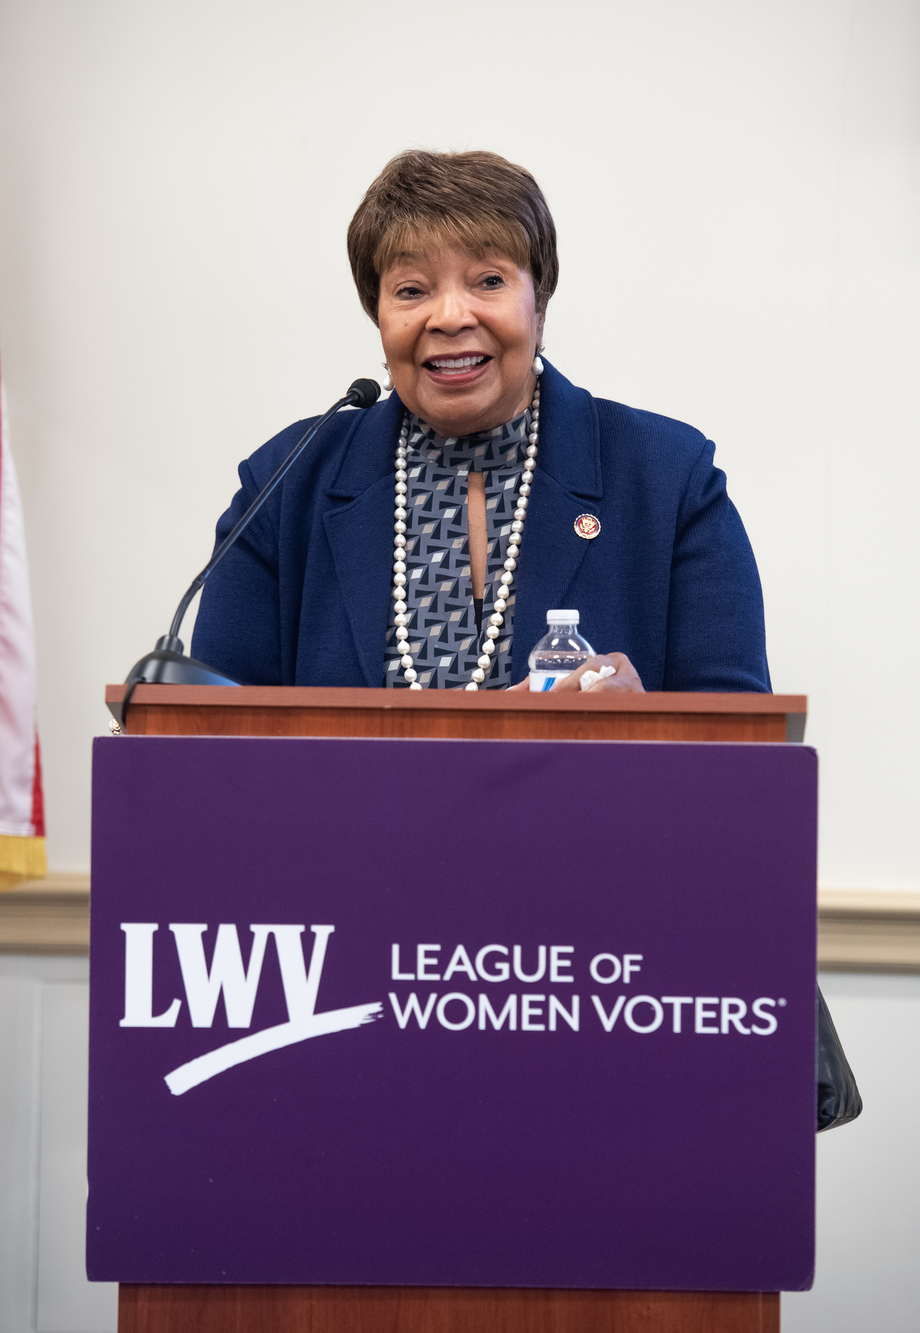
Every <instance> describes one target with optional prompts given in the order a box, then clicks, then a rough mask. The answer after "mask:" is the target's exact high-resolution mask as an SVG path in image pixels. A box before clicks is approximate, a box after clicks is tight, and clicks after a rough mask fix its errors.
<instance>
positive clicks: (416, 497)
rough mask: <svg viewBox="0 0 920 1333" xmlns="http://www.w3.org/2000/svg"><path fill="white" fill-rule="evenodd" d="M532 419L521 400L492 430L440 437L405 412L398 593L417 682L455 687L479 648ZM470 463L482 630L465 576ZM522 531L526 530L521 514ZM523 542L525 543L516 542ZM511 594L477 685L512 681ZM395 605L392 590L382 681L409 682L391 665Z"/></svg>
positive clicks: (395, 654) (466, 676)
mask: <svg viewBox="0 0 920 1333" xmlns="http://www.w3.org/2000/svg"><path fill="white" fill-rule="evenodd" d="M530 419H531V412H530V408H528V409H527V411H526V412H525V413H523V414H522V415H521V416H519V417H516V418H515V419H514V420H513V421H509V422H508V423H507V425H504V426H496V427H495V429H494V430H488V431H479V432H477V433H476V434H475V435H464V436H461V437H460V438H459V439H445V438H444V436H443V435H438V434H437V432H436V431H434V430H432V429H431V428H430V427H429V426H427V425H426V424H425V422H424V421H421V420H420V419H419V418H418V417H416V416H412V415H410V417H409V452H408V458H407V460H406V469H407V471H408V473H409V480H408V483H407V484H408V492H407V495H406V501H407V504H406V510H407V518H406V546H405V550H406V556H405V560H406V565H407V566H408V568H407V572H406V599H405V600H406V606H407V612H406V614H407V615H408V616H409V624H408V625H407V629H408V631H409V639H408V644H409V651H410V652H411V654H412V656H413V658H414V659H415V663H414V664H415V669H416V671H417V672H418V680H419V684H420V685H421V686H422V687H423V688H424V689H428V690H455V689H463V687H464V686H465V685H467V684H469V681H470V677H471V674H472V672H473V671H475V669H476V659H477V658H478V657H479V656H480V653H481V651H482V649H481V647H480V644H481V643H482V641H483V639H484V638H485V630H486V628H487V626H488V623H489V616H490V615H491V614H492V608H493V605H494V603H495V586H496V584H497V583H498V580H499V578H500V576H501V575H502V574H503V573H504V563H505V560H506V559H507V556H506V552H507V549H508V538H509V536H510V533H511V524H512V522H513V521H514V508H515V503H516V500H517V493H518V487H519V486H520V481H521V473H522V471H523V469H524V460H525V459H526V457H527V435H528V432H529V430H530ZM470 469H472V470H473V471H474V472H483V473H485V495H486V584H485V590H484V597H483V602H482V633H480V632H479V631H477V629H476V616H475V613H474V609H473V585H472V581H471V578H470V543H469V530H468V527H467V506H466V493H467V474H468V473H469V471H470ZM394 485H395V482H394ZM521 535H522V536H526V535H527V525H526V522H525V525H524V532H523V533H522V534H521ZM521 545H522V548H523V547H524V543H523V542H522V543H521ZM521 554H522V555H523V554H524V551H523V549H522V551H521ZM511 586H512V588H513V587H514V584H512V585H511ZM514 602H515V596H514V593H513V592H512V594H511V597H510V599H509V600H508V605H507V609H506V611H505V613H504V616H505V621H504V624H503V625H502V627H501V629H500V631H499V636H498V638H497V639H496V640H495V654H494V656H493V657H492V667H491V670H490V671H488V672H487V673H486V678H485V681H484V682H483V684H482V685H480V687H479V688H480V689H489V690H495V689H504V688H505V686H507V685H510V684H511V642H512V637H513V633H514ZM393 606H394V599H393V598H391V599H390V619H389V624H388V625H387V637H386V650H385V655H384V656H385V667H386V674H385V681H384V683H385V684H386V685H387V686H390V687H394V688H402V689H408V688H409V685H408V681H407V680H406V678H405V676H404V675H403V672H402V668H401V667H400V665H399V659H400V657H401V656H402V654H401V653H400V651H399V649H398V648H397V646H396V626H395V624H394V617H395V615H396V612H395V611H394V610H393Z"/></svg>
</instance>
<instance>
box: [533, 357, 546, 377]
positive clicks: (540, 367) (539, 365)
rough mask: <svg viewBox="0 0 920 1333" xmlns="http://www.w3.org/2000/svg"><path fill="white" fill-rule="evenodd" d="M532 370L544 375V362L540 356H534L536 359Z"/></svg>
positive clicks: (536, 373)
mask: <svg viewBox="0 0 920 1333" xmlns="http://www.w3.org/2000/svg"><path fill="white" fill-rule="evenodd" d="M531 370H532V371H533V373H534V374H535V375H542V374H543V362H542V361H541V360H540V358H539V357H538V356H535V357H534V359H533V365H532V366H531Z"/></svg>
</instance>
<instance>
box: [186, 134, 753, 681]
mask: <svg viewBox="0 0 920 1333" xmlns="http://www.w3.org/2000/svg"><path fill="white" fill-rule="evenodd" d="M348 253H349V259H350V261H351V266H352V273H353V275H354V279H355V283H356V286H357V288H358V294H359V296H360V298H361V303H362V305H363V306H364V309H365V311H366V312H367V314H368V315H369V316H370V317H371V319H373V320H374V321H375V323H376V324H377V325H378V327H379V329H380V336H381V341H382V344H383V351H384V356H385V358H386V360H385V365H386V369H387V375H388V380H387V387H388V388H389V389H392V391H393V392H392V393H391V396H390V398H389V399H388V400H387V401H386V402H385V403H383V404H378V405H377V406H376V407H374V408H372V409H370V411H367V412H361V413H352V414H345V415H342V416H339V417H338V418H335V419H333V420H332V421H330V422H329V423H328V425H326V426H325V427H324V428H323V431H322V433H321V435H320V436H318V437H317V442H316V445H315V446H314V449H313V452H312V454H310V455H309V456H308V457H307V456H305V457H304V458H303V459H301V460H300V462H299V463H298V466H297V467H296V468H294V469H293V470H292V471H291V473H290V474H289V475H288V477H286V479H285V481H284V483H283V484H282V485H280V486H278V488H277V489H276V491H275V492H274V493H273V495H272V498H271V500H270V501H269V502H268V503H267V504H265V505H264V507H263V508H262V510H261V511H260V512H259V515H258V517H257V518H256V519H255V520H254V521H253V523H252V524H251V525H250V526H249V528H247V530H246V532H245V534H244V536H243V538H242V539H241V540H240V541H239V543H238V544H237V546H236V547H235V548H234V549H233V550H232V551H231V553H230V554H229V555H228V556H227V558H226V559H225V560H224V562H223V563H222V564H221V565H220V566H219V567H218V569H217V570H216V571H215V573H214V574H213V575H212V576H211V579H210V580H209V582H208V584H207V585H206V589H205V593H204V596H203V599H202V605H201V610H200V612H199V615H198V622H197V625H196V628H195V638H194V642H193V651H194V653H195V655H196V657H198V658H200V659H201V660H203V661H206V662H209V663H210V664H211V665H213V666H215V667H217V668H218V669H220V670H221V671H223V672H225V673H226V674H227V675H228V676H231V677H233V678H235V679H236V680H239V681H241V682H242V683H246V684H273V685H274V684H277V685H282V684H283V685H294V684H298V685H368V686H379V685H387V686H392V687H397V688H398V687H402V688H407V687H408V688H410V689H416V690H417V689H422V688H426V687H427V688H465V689H474V690H475V689H480V688H489V689H495V688H507V687H509V686H511V687H512V688H513V687H515V686H516V685H520V684H524V685H526V673H527V655H528V652H529V650H530V648H531V647H532V646H533V644H534V643H535V642H536V640H537V638H539V637H540V634H541V633H542V630H543V626H544V622H545V616H546V611H547V610H548V609H550V608H552V607H558V606H572V607H577V608H578V609H579V611H580V612H581V624H582V626H584V628H585V630H586V632H587V633H588V635H589V637H590V638H591V639H592V640H593V641H594V642H600V643H602V644H603V645H604V646H606V647H608V648H609V649H610V650H611V651H610V652H609V653H607V654H605V655H604V656H600V657H594V658H591V659H589V661H588V662H587V663H586V664H585V667H584V668H583V669H582V670H581V671H579V672H576V673H573V675H572V676H570V677H568V679H566V680H564V681H563V682H562V683H561V684H558V685H557V686H556V688H557V689H559V688H561V689H579V688H580V687H581V683H582V676H583V675H585V673H586V672H587V671H589V670H592V671H594V672H595V673H596V674H595V676H594V677H591V678H590V679H592V680H594V683H593V684H592V685H590V688H591V689H593V690H609V689H615V690H632V691H636V690H639V691H641V690H643V689H645V688H648V689H654V690H661V689H670V690H752V691H765V690H769V688H770V682H769V674H768V671H767V663H766V653H765V648H764V631H763V608H762V602H761V593H760V583H759V579H758V576H757V569H756V566H755V564H754V558H753V555H752V553H751V549H750V545H749V544H748V540H747V537H746V535H745V532H744V528H743V526H742V524H741V520H740V519H739V517H738V515H737V513H736V511H735V509H734V507H733V506H732V504H731V502H730V500H729V499H728V495H727V493H726V490H725V478H724V476H723V474H722V473H721V472H720V471H719V470H718V469H717V468H715V467H714V465H713V446H712V444H710V443H709V442H708V441H707V440H706V439H705V437H704V436H702V435H701V434H699V432H697V431H695V430H693V429H692V428H691V427H689V426H685V425H682V424H681V423H679V422H676V421H671V420H668V419H667V418H664V417H659V416H654V415H653V414H651V413H648V412H640V411H636V410H634V409H632V408H628V407H624V406H623V405H622V404H619V403H614V402H607V401H604V400H602V399H595V398H593V397H592V396H591V395H590V394H589V393H587V392H586V391H585V390H583V389H577V388H575V387H574V385H572V384H571V383H569V381H568V380H567V379H565V378H564V377H563V376H562V375H561V374H559V372H558V371H556V370H555V369H554V368H553V367H552V366H551V365H549V363H548V362H545V361H544V359H543V357H542V356H541V353H542V339H543V326H544V322H545V319H546V309H547V304H548V302H549V299H550V297H551V296H552V294H553V292H554V290H555V287H556V282H557V279H558V272H559V266H558V259H557V254H556V232H555V227H554V225H553V220H552V216H551V214H550V211H549V208H548V206H547V203H546V200H545V198H544V196H543V194H542V191H541V190H540V188H539V186H538V185H537V183H536V181H535V180H534V178H533V177H532V176H531V175H530V173H529V172H528V171H526V170H524V168H523V167H519V166H515V165H514V164H513V163H510V162H507V161H505V159H504V158H501V157H498V156H497V155H496V154H494V153H486V152H470V153H430V152H422V151H410V152H406V153H402V154H400V155H399V156H398V157H396V158H394V159H393V160H392V161H391V162H390V163H388V164H387V166H386V167H385V168H384V170H383V171H382V173H381V174H380V176H379V177H378V178H377V180H375V181H374V182H373V184H372V185H371V187H370V189H369V190H368V192H367V194H366V195H365V197H364V199H363V200H362V202H361V204H360V206H359V207H358V210H357V212H356V213H355V216H354V218H353V220H352V223H351V226H350V227H349V231H348ZM303 425H304V423H302V422H299V423H296V424H295V425H294V426H292V427H290V429H289V430H287V431H283V432H282V433H281V434H280V435H279V436H277V437H276V438H275V439H274V440H271V441H269V443H268V444H267V445H265V446H264V447H263V448H262V449H260V450H258V451H257V452H256V453H255V454H254V455H253V456H252V457H251V458H250V459H249V460H248V461H247V462H245V463H243V464H241V466H240V479H241V482H242V489H241V490H240V491H239V492H238V494H237V496H236V497H235V499H234V501H233V504H232V505H231V507H230V509H229V510H228V511H227V513H226V514H225V515H224V516H223V518H222V519H221V520H220V523H219V524H218V540H220V539H221V538H222V537H223V536H224V535H225V534H226V533H227V532H228V531H229V530H230V528H231V527H232V526H233V524H234V523H235V522H236V520H237V519H238V518H239V516H240V515H241V514H242V513H243V512H244V511H245V509H246V507H247V506H248V504H249V503H250V501H251V500H252V498H253V497H254V495H255V494H256V493H257V491H258V489H259V488H260V486H261V485H262V484H263V482H264V481H265V480H266V479H267V478H268V477H269V476H270V475H271V474H272V472H273V471H274V469H275V468H276V467H277V465H278V463H279V462H280V461H281V459H282V458H283V457H284V456H285V454H286V453H287V451H288V450H289V448H290V446H291V445H292V443H293V442H294V439H296V438H297V437H298V436H299V435H300V434H301V433H302V431H303ZM525 539H526V540H525ZM602 666H608V667H612V668H613V671H612V673H611V672H607V673H606V674H605V675H604V676H603V677H601V676H600V675H599V672H600V668H601V667H602ZM586 684H587V682H586Z"/></svg>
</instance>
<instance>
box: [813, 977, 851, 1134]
mask: <svg viewBox="0 0 920 1333" xmlns="http://www.w3.org/2000/svg"><path fill="white" fill-rule="evenodd" d="M817 991H818V1024H817V1027H818V1034H817V1036H818V1040H817V1052H816V1055H817V1079H818V1133H819V1134H820V1133H822V1131H823V1130H825V1129H836V1127H837V1126H838V1125H845V1124H846V1123H847V1121H848V1120H855V1119H856V1117H857V1116H858V1115H860V1114H861V1112H862V1109H863V1104H862V1097H860V1095H859V1088H857V1086H856V1079H855V1078H854V1077H853V1071H852V1069H851V1068H850V1066H849V1063H848V1061H847V1058H846V1056H845V1055H844V1053H843V1047H842V1046H841V1044H840V1038H839V1037H838V1036H837V1029H836V1028H835V1027H834V1020H833V1019H832V1018H831V1012H830V1010H829V1009H828V1007H827V1004H826V1002H825V999H824V996H823V995H822V994H821V988H820V986H819V987H818V988H817Z"/></svg>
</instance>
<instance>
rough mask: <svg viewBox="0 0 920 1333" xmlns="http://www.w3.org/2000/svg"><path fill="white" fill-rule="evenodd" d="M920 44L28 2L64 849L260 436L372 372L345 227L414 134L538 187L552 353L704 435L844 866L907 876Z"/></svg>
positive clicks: (25, 475) (601, 25)
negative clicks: (556, 252)
mask: <svg viewBox="0 0 920 1333" xmlns="http://www.w3.org/2000/svg"><path fill="white" fill-rule="evenodd" d="M918 66H920V10H918V8H917V6H916V4H914V3H912V2H911V0H873V2H872V3H871V4H870V3H863V2H861V0H645V3H643V4H640V5H637V4H635V3H625V0H604V2H603V3H601V2H600V0H596V2H595V0H572V2H571V3H569V4H566V5H559V4H556V3H552V4H551V3H548V2H547V0H533V2H532V3H528V4H523V3H520V4H519V3H511V2H510V0H499V2H498V3H496V4H494V5H490V6H487V7H485V9H483V8H482V7H475V6H474V7H469V6H457V5H450V6H433V5H431V4H422V3H420V2H419V0H399V3H394V4H390V5H380V4H371V3H355V0H342V3H339V4H336V5H328V4H320V3H312V4H310V3H303V2H302V0H299V2H292V0H258V2H256V0H246V2H241V0H181V2H178V0H166V2H162V0H161V3H158V4H156V5H151V4H149V3H139V0H3V2H2V3H0V125H2V132H0V340H2V342H0V348H2V356H3V366H4V374H5V379H6V383H7V390H8V395H9V404H10V415H11V422H12V430H13V446H14V450H15V453H16V456H17V461H18V465H19V469H20V474H21V481H22V487H23V493H24V500H25V505H26V520H27V533H28V539H29V546H30V554H31V561H32V578H33V590H34V599H35V611H36V620H37V627H38V651H39V663H40V698H41V725H42V735H43V743H44V748H45V759H46V769H47V798H48V816H49V827H50V843H49V849H50V856H51V862H52V865H53V866H54V867H55V868H57V869H62V870H81V869H84V868H85V867H86V866H87V864H88V853H89V785H88V784H89V741H90V738H91V737H92V735H93V734H95V733H98V732H100V731H102V730H104V729H105V727H106V722H107V718H106V714H105V711H104V709H103V706H102V702H101V699H102V687H103V685H104V684H105V682H106V681H112V680H119V679H121V678H123V677H124V675H125V674H126V672H127V670H128V668H129V667H130V665H131V664H132V662H133V661H134V660H135V659H136V658H137V657H139V656H140V655H141V653H142V652H144V651H145V650H146V649H147V648H149V647H150V646H152V643H153V641H154V639H155V638H156V637H157V636H158V635H159V634H161V633H164V632H165V630H166V628H167V626H168V622H169V619H170V616H171V613H172V610H173V608H174V605H175V603H176V601H177V600H178V598H179V595H180V594H181V592H182V590H183V589H184V587H185V585H186V584H187V582H188V581H189V580H190V578H191V576H192V574H193V573H194V572H195V571H196V569H197V568H198V567H199V566H200V565H201V564H202V563H203V561H204V559H205V557H206V556H207V554H208V551H209V547H210V540H211V531H212V528H213V522H214V519H215V517H216V515H217V513H218V512H219V511H220V510H221V509H222V508H223V507H224V505H225V504H226V502H227V500H228V499H229V496H230V494H231V492H232V490H233V488H234V479H235V473H234V469H235V465H236V463H237V461H238V460H239V459H240V458H241V457H243V456H244V455H246V454H248V453H249V452H251V451H252V449H253V448H255V447H256V446H257V445H258V444H260V443H261V442H262V441H263V440H264V439H266V438H267V437H268V436H270V435H271V434H273V433H274V432H275V431H276V430H278V429H279V428H281V427H282V426H284V425H286V424H287V423H288V422H289V421H291V420H293V419H295V418H297V417H299V416H304V415H307V414H310V413H315V412H317V411H319V410H321V409H322V408H323V407H324V406H325V405H326V404H327V403H328V402H329V401H331V400H332V399H333V398H335V397H337V396H338V394H339V393H340V392H341V391H342V389H343V387H344V386H345V385H347V383H348V382H349V381H350V380H351V379H352V378H353V377H354V376H355V375H359V374H360V375H366V374H375V373H376V371H377V368H378V366H379V361H380V355H379V352H378V349H377V344H376V338H375V334H374V331H373V329H372V327H371V326H370V325H369V323H368V322H367V320H366V319H365V318H364V316H363V315H362V314H361V312H360V309H359V306H358V303H357V300H356V297H355V296H354V293H353V291H352V290H351V286H350V278H349V274H348V270H347V264H346V260H345V254H344V244H343V240H344V231H345V227H346V225H347V221H348V218H349V216H350V214H351V212H352V210H353V209H354V207H355V205H356V203H357V201H358V199H359V198H360V195H361V193H362V191H363V189H364V187H365V186H366V185H367V183H368V181H369V180H370V179H371V177H372V176H373V174H374V173H375V172H376V170H377V169H378V168H379V167H380V166H381V165H382V163H383V162H384V161H385V160H386V159H387V158H388V157H389V156H390V155H391V154H392V153H394V152H396V151H397V150H398V149H400V148H402V147H404V146H406V145H410V144H422V145H427V146H434V147H441V148H463V147H467V146H476V147H489V148H494V149H496V150H498V151H499V152H502V153H505V154H506V155H508V156H510V157H512V158H514V159H516V160H519V161H522V162H524V163H526V164H527V165H528V166H529V167H530V168H531V169H532V170H533V171H534V172H535V174H536V175H537V177H538V178H539V180H540V181H541V183H542V184H543V185H544V188H545V189H546V192H547V194H548V196H549V199H550V202H551V204H552V206H553V208H554V211H555V214H556V218H557V222H558V224H559V229H560V233H561V241H562V282H561V288H560V292H559V295H558V296H557V298H556V299H555V301H554V302H553V304H552V306H551V307H550V315H549V321H548V325H547V344H548V347H549V354H550V356H551V358H552V359H553V360H554V361H555V363H556V364H557V365H558V366H559V367H560V369H561V370H562V371H563V372H564V373H566V374H567V375H569V377H570V378H572V379H574V380H575V381H576V382H577V383H580V384H583V385H585V386H586V387H588V388H590V389H591V390H592V391H593V392H595V393H597V394H600V395H606V396H611V397H616V398H619V399H621V400H622V401H625V402H627V403H631V404H633V405H635V406H639V407H647V408H650V409H653V410H656V411H660V412H664V413H667V414H670V415H672V416H676V417H680V418H683V419H685V420H689V421H691V422H692V423H693V424H694V425H696V426H698V427H700V428H701V429H703V430H705V431H706V432H707V433H708V434H710V435H711V436H712V437H713V438H715V440H716V442H717V444H718V454H717V458H718V460H719V461H720V462H721V464H722V465H723V466H724V467H726V469H727V471H728V474H729V482H730V486H731V490H732V492H733V494H734V496H735V499H736V501H737V503H738V505H739V508H740V509H741V512H742V514H743V516H744V518H745V521H746V523H747V525H748V528H749V530H750V533H751V536H752V539H753V542H754V546H755V550H756V552H757V555H758V559H759V563H760V568H761V572H762V576H763V580H764V585H765V591H766V600H767V615H768V633H769V644H770V651H771V661H772V666H773V673H774V684H775V688H776V689H777V690H787V691H807V692H808V693H809V694H810V696H811V718H810V722H809V732H808V739H809V740H810V741H811V742H812V743H813V744H815V745H817V746H818V748H819V751H820V753H821V758H822V791H823V796H822V826H821V827H822V834H821V836H822V845H821V859H822V882H823V883H825V884H827V885H831V886H838V887H863V888H894V889H897V888H903V889H918V888H920V846H918V841H917V836H916V832H915V830H916V825H917V821H916V816H915V807H916V785H917V784H916V781H915V779H914V757H915V754H916V750H917V746H918V741H920V690H918V689H917V688H916V685H915V681H914V676H913V669H914V665H915V662H916V661H917V658H918V651H917V649H918V647H920V635H918V630H917V619H918V610H917V596H916V589H917V585H918V577H917V576H918V563H920V562H918V541H917V536H916V534H917V528H918V521H917V517H916V511H917V504H918V500H917V494H918V484H917V483H918V480H920V477H918V472H920V466H918V461H917V459H918V444H920V440H918V433H920V432H918V415H920V414H918V408H917V401H918V394H917V388H916V381H917V352H918V343H920V337H918V332H920V330H918V324H920V316H918V311H920V269H918V236H920V229H918V222H920V155H918V148H920V92H918V90H920V77H918ZM317 632H318V633H321V632H322V627H321V626H318V627H317Z"/></svg>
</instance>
